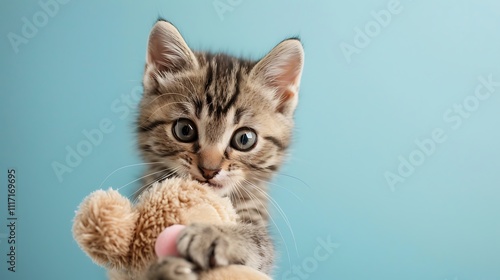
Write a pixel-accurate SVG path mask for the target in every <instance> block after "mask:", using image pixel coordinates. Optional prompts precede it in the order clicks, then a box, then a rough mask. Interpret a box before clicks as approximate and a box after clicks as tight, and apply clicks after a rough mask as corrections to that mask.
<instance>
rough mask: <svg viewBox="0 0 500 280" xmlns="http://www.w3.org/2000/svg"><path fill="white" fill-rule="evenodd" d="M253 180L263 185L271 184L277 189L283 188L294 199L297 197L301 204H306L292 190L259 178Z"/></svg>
mask: <svg viewBox="0 0 500 280" xmlns="http://www.w3.org/2000/svg"><path fill="white" fill-rule="evenodd" d="M253 179H255V180H257V181H260V182H263V183H266V184H269V185H273V186H276V187H279V188H282V189H284V190H285V191H287V192H289V193H290V194H291V195H293V197H295V198H296V199H297V200H298V201H300V202H304V201H303V200H302V198H300V197H299V196H298V195H297V194H296V193H294V192H293V191H292V190H290V189H288V188H286V187H283V186H281V185H278V184H276V183H273V182H268V181H266V180H262V179H259V178H256V177H254V178H253Z"/></svg>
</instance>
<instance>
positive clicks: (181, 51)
mask: <svg viewBox="0 0 500 280" xmlns="http://www.w3.org/2000/svg"><path fill="white" fill-rule="evenodd" d="M197 64H198V62H197V60H196V57H195V56H194V54H193V52H192V51H191V49H190V48H189V47H188V45H187V44H186V42H185V41H184V39H183V38H182V36H181V34H180V33H179V31H178V30H177V28H175V26H173V25H172V24H171V23H169V22H166V21H162V20H159V21H158V22H157V23H156V24H155V25H154V26H153V29H152V30H151V33H150V34H149V42H148V51H147V56H146V67H147V68H150V67H151V68H152V69H149V70H152V72H156V73H150V74H159V73H160V72H171V73H175V72H179V71H182V70H186V69H189V68H192V67H197Z"/></svg>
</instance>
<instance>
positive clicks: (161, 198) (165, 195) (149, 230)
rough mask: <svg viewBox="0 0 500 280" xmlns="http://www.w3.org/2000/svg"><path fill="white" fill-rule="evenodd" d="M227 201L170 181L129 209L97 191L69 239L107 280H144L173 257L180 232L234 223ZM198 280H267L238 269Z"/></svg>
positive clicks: (214, 271) (118, 198) (196, 186)
mask: <svg viewBox="0 0 500 280" xmlns="http://www.w3.org/2000/svg"><path fill="white" fill-rule="evenodd" d="M236 220H237V215H236V213H235V211H234V209H233V206H232V204H231V202H230V200H229V199H228V198H222V197H220V196H218V195H217V194H215V193H213V192H212V191H211V190H210V189H209V188H208V187H206V186H203V185H201V184H199V183H198V182H195V181H190V180H183V179H169V180H165V181H163V182H162V183H156V184H154V185H153V186H152V187H151V188H150V189H149V190H147V191H145V192H143V193H142V194H141V196H140V197H139V198H138V202H137V203H136V204H135V205H133V204H132V203H131V201H130V200H129V199H127V198H126V197H124V196H122V195H120V194H119V193H118V192H117V191H115V190H108V191H103V190H98V191H95V192H93V193H92V194H90V195H89V196H88V197H87V198H85V199H84V201H83V202H82V203H81V204H80V206H79V209H78V211H77V212H76V216H75V219H74V223H73V236H74V238H75V240H76V241H77V242H78V244H79V246H80V247H81V249H82V250H83V251H85V253H87V255H88V256H89V257H90V258H91V259H92V260H93V261H94V262H95V263H97V264H99V265H101V266H104V267H106V268H108V270H109V277H110V279H114V280H122V279H123V280H124V279H127V280H129V279H130V280H132V279H134V280H135V279H147V276H146V274H147V271H148V268H149V267H150V266H151V265H152V264H154V263H155V262H157V261H158V260H159V259H161V257H164V256H169V255H174V256H175V255H176V238H177V234H178V233H179V232H180V231H181V230H182V226H174V225H188V224H190V223H194V222H203V223H219V224H220V223H236ZM199 279H200V280H215V279H218V280H223V279H247V280H254V279H255V280H257V279H259V280H261V279H271V278H269V276H267V275H265V274H263V273H261V272H259V271H257V270H255V269H252V268H250V267H246V266H242V265H229V266H224V267H218V268H214V269H211V270H208V271H205V272H202V273H201V274H200V275H199Z"/></svg>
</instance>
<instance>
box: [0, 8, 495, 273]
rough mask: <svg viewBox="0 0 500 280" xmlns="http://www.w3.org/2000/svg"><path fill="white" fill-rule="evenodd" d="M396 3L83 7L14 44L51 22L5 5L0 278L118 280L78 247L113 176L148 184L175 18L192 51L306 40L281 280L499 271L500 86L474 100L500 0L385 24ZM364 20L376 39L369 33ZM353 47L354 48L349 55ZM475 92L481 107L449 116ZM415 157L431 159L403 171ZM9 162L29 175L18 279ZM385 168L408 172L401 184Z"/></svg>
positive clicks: (280, 226)
mask: <svg viewBox="0 0 500 280" xmlns="http://www.w3.org/2000/svg"><path fill="white" fill-rule="evenodd" d="M43 1H46V0H43ZM214 2H216V3H225V4H227V5H230V7H231V9H228V10H226V11H224V12H219V13H218V12H217V10H216V9H215V7H214ZM390 2H391V1H390V0H389V1H388V0H364V1H326V0H324V1H314V3H312V2H311V1H299V0H295V1H272V2H271V1H264V0H259V1H256V0H252V1H250V0H242V1H237V0H232V1H228V0H221V1H212V0H211V1H197V2H196V3H195V1H69V2H68V3H67V4H59V10H58V11H57V12H56V13H54V15H53V17H52V16H48V17H47V22H46V23H45V24H44V25H43V22H42V25H43V26H41V27H39V28H38V30H37V32H35V34H34V35H33V34H28V35H33V36H31V37H32V38H28V39H27V43H26V44H24V43H23V44H20V45H19V46H18V52H17V53H16V51H15V47H13V45H12V44H11V42H10V41H9V37H8V36H9V34H10V33H15V34H17V35H19V36H22V28H23V25H24V24H25V23H24V22H23V17H26V18H27V20H28V21H30V22H33V20H34V19H33V17H34V16H35V17H39V18H37V19H35V20H38V21H39V22H38V23H40V21H43V15H41V14H40V12H41V11H43V8H42V6H40V4H39V2H38V1H32V0H30V1H22V3H20V2H18V1H2V2H1V4H0V35H1V37H2V39H1V40H0V54H1V64H0V71H1V82H0V92H1V97H0V116H1V117H0V128H1V133H0V134H1V138H0V139H1V140H0V141H1V142H0V201H1V203H0V207H1V208H0V225H1V227H0V253H1V254H0V279H34V278H36V279H104V277H105V274H104V270H103V269H101V268H99V267H97V266H96V265H94V264H93V263H92V262H91V261H90V259H89V258H87V257H86V256H85V254H84V253H83V252H82V251H80V249H79V248H78V246H77V244H76V243H75V242H74V241H73V239H72V235H71V224H72V218H73V215H74V211H75V210H76V207H77V206H78V204H79V202H80V201H81V200H82V199H83V198H84V196H86V195H87V194H89V193H90V192H91V191H92V190H94V189H97V188H99V186H101V184H102V187H103V188H107V187H110V186H113V187H119V186H123V185H125V184H127V183H129V182H132V183H131V184H130V185H128V186H126V187H125V188H123V189H122V191H123V192H124V193H126V194H130V193H132V192H133V190H134V189H135V187H136V186H137V185H138V183H137V182H135V183H134V182H133V181H134V180H136V179H137V178H139V177H140V176H141V171H142V170H143V167H142V166H140V165H137V164H139V163H141V160H140V158H139V157H138V153H137V151H136V148H135V136H134V133H133V131H134V120H135V116H136V99H134V98H133V97H134V96H137V94H136V93H137V92H140V85H141V82H140V81H141V78H142V71H143V67H144V58H145V49H146V42H147V37H148V34H149V30H150V28H151V26H152V25H153V23H154V22H155V20H156V18H157V17H158V16H159V15H160V16H162V17H164V18H166V19H168V20H170V21H172V22H173V23H174V24H175V25H176V26H177V27H178V28H179V29H180V31H181V33H182V34H183V36H184V37H185V39H186V41H187V42H188V44H189V45H190V46H191V47H192V48H194V49H201V50H213V51H227V52H229V53H231V54H236V55H245V56H247V57H252V58H259V57H261V56H263V55H264V54H265V53H266V52H267V51H269V50H270V49H271V48H272V47H273V46H274V45H275V44H276V43H278V42H279V41H281V40H282V39H284V38H286V37H290V36H295V35H299V36H300V37H301V38H302V41H303V43H304V46H305V53H306V63H305V68H304V74H303V79H302V88H301V92H300V102H299V107H298V110H297V113H296V120H297V125H296V134H295V143H294V145H293V149H292V151H291V155H290V160H289V161H288V164H287V165H286V167H285V168H284V169H283V170H282V171H281V173H280V175H278V176H277V177H276V180H275V181H274V184H273V185H272V192H273V196H274V198H275V200H276V202H277V204H278V205H279V207H280V208H281V210H282V212H283V213H285V214H286V218H284V217H283V216H282V215H280V212H281V210H280V211H278V210H277V209H276V207H273V208H274V209H273V213H274V224H273V232H274V233H275V234H274V236H275V239H276V242H277V246H278V251H279V252H280V259H279V262H278V266H277V269H276V279H305V278H306V277H307V278H308V279H346V280H347V279H384V280H392V279H394V280H396V279H398V280H399V279H406V280H412V279H415V280H416V279H419V280H422V279H427V280H431V279H436V280H444V279H448V280H479V279H480V280H493V279H500V218H499V213H500V149H499V146H498V145H499V144H498V143H500V87H498V86H496V87H493V89H494V90H495V91H494V92H493V93H491V95H490V96H489V97H488V98H483V99H484V100H479V101H478V99H474V97H473V96H474V92H475V89H476V87H478V86H479V85H480V84H481V83H480V81H479V79H478V77H485V78H488V76H490V75H491V77H492V79H493V80H494V81H500V2H498V1H497V0H483V1H473V0H461V1H452V0H446V1H445V0H443V1H410V0H402V1H401V2H400V4H399V11H400V12H399V13H397V14H396V13H394V14H392V15H391V19H390V22H389V21H388V20H387V18H386V21H387V24H385V23H384V25H385V26H382V25H381V24H380V23H375V21H374V18H375V17H376V16H374V13H372V12H375V14H377V13H378V12H379V11H381V10H383V9H385V10H387V7H388V5H392V4H390ZM231 3H232V6H231ZM377 26H378V27H377ZM357 28H359V29H360V30H365V28H368V32H371V33H370V34H371V35H370V36H369V37H368V38H369V42H366V41H367V40H366V39H367V38H365V42H364V44H362V42H361V43H360V42H359V40H361V39H359V38H357V39H358V41H356V36H358V37H359V36H360V35H356V34H357ZM370 28H371V29H370ZM363 32H364V33H365V34H366V31H363ZM372 35H373V36H372ZM361 41H362V40H361ZM356 42H357V43H358V44H357V45H356ZM346 44H349V45H351V46H352V47H356V48H357V50H356V53H353V54H352V55H351V56H346V55H345V53H344V52H343V51H342V48H341V46H345V45H346ZM482 91H483V92H484V93H485V92H486V91H485V89H484V88H483V89H482ZM474 100H476V101H477V103H474V102H475V101H474ZM464 102H466V103H467V102H469V103H467V104H468V105H467V104H466V106H468V107H467V108H469V109H471V110H470V112H466V113H467V114H468V115H467V117H465V115H464V116H460V115H459V114H458V113H455V112H454V111H452V113H450V112H448V110H450V109H451V110H453V106H454V104H463V103H464ZM446 114H451V115H449V116H448V117H453V121H451V120H450V119H447V118H446V117H445V115H446ZM458 116H460V117H458ZM457 118H458V119H457ZM106 119H107V121H108V122H111V127H112V131H111V132H109V133H104V134H103V138H102V141H101V142H100V143H98V145H93V146H92V151H90V152H89V153H88V155H87V156H85V157H83V158H82V160H81V162H80V163H79V164H77V165H76V167H74V168H71V169H72V172H67V173H64V174H63V175H62V178H61V179H62V180H59V179H58V177H57V176H56V174H55V172H54V170H53V166H52V164H53V163H54V162H59V163H61V164H65V161H66V160H65V157H66V155H67V153H68V152H67V148H68V147H69V148H70V149H76V147H77V145H78V144H79V143H82V141H85V139H86V137H85V135H84V134H83V131H84V130H87V131H91V130H94V129H98V128H99V123H100V122H101V121H102V120H105V121H106ZM459 120H460V121H461V125H460V126H458V123H457V122H458V121H459ZM435 129H441V131H442V132H443V134H444V136H443V137H445V139H446V140H445V141H444V142H443V143H435V148H434V149H433V150H432V151H431V153H429V155H425V154H424V153H422V152H419V147H418V146H417V144H415V142H416V141H425V139H430V138H431V135H432V133H433V131H434V130H435ZM429 145H430V144H429ZM429 147H430V146H429ZM411 155H413V156H414V158H413V162H416V163H418V166H415V165H414V170H413V173H412V174H411V175H409V176H407V177H404V176H401V175H402V174H403V173H404V172H403V173H401V174H400V173H399V171H398V167H399V166H400V165H401V164H402V162H404V161H408V162H410V160H411V159H410V156H411ZM422 155H424V156H423V157H422ZM400 156H401V157H402V158H403V159H404V160H401V158H400ZM422 161H423V162H422ZM134 164H136V165H135V166H130V167H126V168H123V169H120V170H118V171H117V172H115V173H112V172H113V171H115V170H116V169H119V168H121V167H124V166H128V165H134ZM410 164H411V162H410ZM8 168H15V169H16V172H17V194H16V197H17V208H16V216H17V217H18V221H17V228H16V230H17V245H18V246H17V264H16V265H17V266H16V270H17V272H15V273H11V272H8V271H7V267H8V266H7V263H6V258H7V256H6V254H7V253H8V249H7V242H6V241H7V239H6V233H7V228H6V224H7V221H6V217H7V207H6V195H7V179H6V176H7V169H8ZM406 168H408V167H406ZM387 172H391V173H393V174H394V175H395V176H396V175H397V176H401V179H403V180H404V181H403V182H397V183H396V184H395V186H394V187H392V188H391V187H390V184H389V183H388V182H387V180H386V177H385V176H386V173H387ZM110 174H112V175H111V176H109V178H108V179H107V180H106V181H105V182H103V181H104V180H105V179H106V177H108V175H110ZM403 175H408V174H403ZM287 221H288V222H287ZM288 225H289V226H288ZM328 239H330V241H332V242H335V243H337V245H336V248H335V249H334V250H332V251H331V252H328V251H326V250H323V249H317V250H322V251H321V253H322V254H326V252H328V254H327V255H326V257H325V255H321V256H322V257H321V259H318V256H317V255H315V254H314V252H315V250H316V248H321V244H322V243H321V241H319V240H328ZM318 246H319V247H318ZM293 267H296V268H298V269H300V271H301V272H300V274H299V273H298V272H297V270H296V269H294V270H292V268H293Z"/></svg>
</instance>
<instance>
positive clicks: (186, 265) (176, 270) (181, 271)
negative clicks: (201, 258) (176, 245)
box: [146, 257, 198, 280]
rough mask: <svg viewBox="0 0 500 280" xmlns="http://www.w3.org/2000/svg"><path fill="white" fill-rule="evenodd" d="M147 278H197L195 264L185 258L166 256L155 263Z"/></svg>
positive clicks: (191, 279)
mask: <svg viewBox="0 0 500 280" xmlns="http://www.w3.org/2000/svg"><path fill="white" fill-rule="evenodd" d="M146 279H148V280H197V279H198V273H197V272H196V268H195V265H194V264H193V263H191V262H189V261H187V260H185V259H183V258H177V257H165V258H162V259H160V260H159V261H158V262H157V263H155V264H153V265H152V266H151V267H150V268H149V270H148V274H147V277H146Z"/></svg>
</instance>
